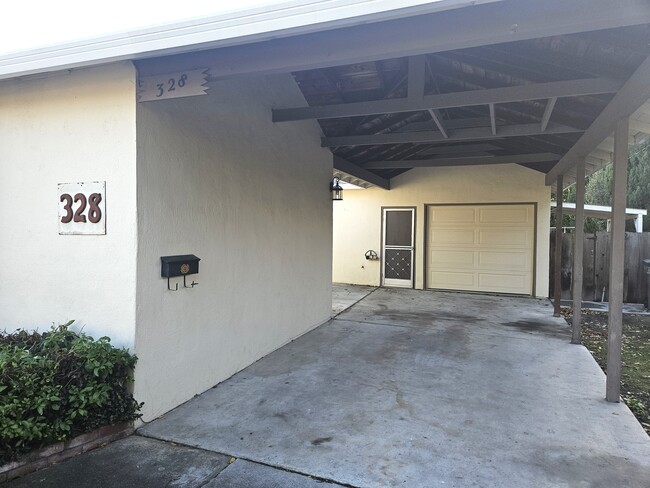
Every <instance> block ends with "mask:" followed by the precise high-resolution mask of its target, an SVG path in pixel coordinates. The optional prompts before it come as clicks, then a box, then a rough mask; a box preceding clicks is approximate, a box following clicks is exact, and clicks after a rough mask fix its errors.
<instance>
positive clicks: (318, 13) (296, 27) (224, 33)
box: [0, 0, 502, 79]
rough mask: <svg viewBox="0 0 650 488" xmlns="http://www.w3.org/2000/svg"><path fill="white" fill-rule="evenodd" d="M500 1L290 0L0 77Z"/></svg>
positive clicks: (150, 32)
mask: <svg viewBox="0 0 650 488" xmlns="http://www.w3.org/2000/svg"><path fill="white" fill-rule="evenodd" d="M500 1H502V0H307V1H305V0H294V1H291V2H287V3H282V4H276V5H269V6H265V7H257V8H254V9H247V10H240V11H237V12H231V13H227V14H223V15H218V16H214V17H205V18H199V19H195V20H190V21H185V22H179V23H173V24H165V25H161V26H156V27H152V28H148V29H142V30H137V31H133V32H123V33H119V34H115V35H110V36H103V37H98V38H93V39H86V40H82V41H77V42H73V43H67V44H61V45H57V46H51V47H45V48H41V49H35V50H29V51H23V52H16V53H11V54H7V55H4V56H0V79H7V78H16V77H21V76H27V75H33V74H38V73H45V72H50V71H57V70H63V69H71V68H78V67H83V66H91V65H95V64H103V63H108V62H116V61H124V60H133V59H142V58H147V57H152V56H161V55H169V54H179V53H183V52H189V51H195V50H203V49H214V48H218V47H226V46H234V45H241V44H247V43H252V42H260V41H265V40H271V39H275V38H279V37H290V36H295V35H299V34H308V33H314V32H320V31H324V30H331V29H337V28H341V27H351V26H354V25H360V24H367V23H372V22H379V21H386V20H394V19H399V18H404V17H410V16H413V15H419V14H428V13H434V12H438V11H443V10H451V9H457V8H461V7H468V6H475V5H479V4H485V3H494V2H500Z"/></svg>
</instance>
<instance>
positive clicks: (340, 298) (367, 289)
mask: <svg viewBox="0 0 650 488" xmlns="http://www.w3.org/2000/svg"><path fill="white" fill-rule="evenodd" d="M376 289H377V287H376V286H360V285H347V284H345V283H334V284H332V317H336V316H337V315H338V314H340V313H341V312H344V311H345V310H347V309H348V308H350V307H351V306H352V305H354V304H355V303H357V302H358V301H359V300H361V299H363V298H365V297H366V296H368V295H369V294H370V293H372V292H373V291H375V290H376Z"/></svg>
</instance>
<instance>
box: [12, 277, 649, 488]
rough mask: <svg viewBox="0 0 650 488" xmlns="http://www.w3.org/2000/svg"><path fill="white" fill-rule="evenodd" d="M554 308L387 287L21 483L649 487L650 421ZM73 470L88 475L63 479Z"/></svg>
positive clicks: (529, 302) (257, 487) (533, 302)
mask: <svg viewBox="0 0 650 488" xmlns="http://www.w3.org/2000/svg"><path fill="white" fill-rule="evenodd" d="M551 315H552V307H551V305H550V304H549V302H548V301H545V300H535V299H528V298H507V297H491V296H481V295H469V294H455V293H437V292H429V291H414V290H397V289H377V290H376V291H374V292H372V293H370V294H369V295H367V296H366V297H365V298H363V299H362V300H361V301H360V302H358V303H356V304H355V305H354V306H352V307H351V308H349V309H348V310H347V311H345V312H343V313H341V314H340V315H338V316H337V317H336V318H335V319H333V320H331V321H330V322H328V323H327V324H325V325H323V326H322V327H319V328H318V329H315V330H314V331H312V332H310V333H308V334H306V335H304V336H303V337H301V338H299V339H297V340H296V341H294V342H292V343H290V344H289V345H287V346H285V347H283V348H282V349H280V350H278V351H276V352H274V353H272V354H270V355H269V356H267V357H265V358H263V359H262V360H260V361H258V362H257V363H255V364H253V365H252V366H250V367H249V368H247V369H245V370H244V371H242V372H240V373H239V374H237V375H235V376H234V377H232V378H231V379H229V380H227V381H225V382H224V383H222V384H220V385H219V386H218V387H216V388H213V389H211V390H209V391H207V392H206V393H204V394H203V395H201V396H199V397H197V398H195V399H194V400H192V401H190V402H188V403H186V404H185V405H183V406H181V407H179V408H177V409H176V410H174V411H172V412H170V413H169V414H167V415H166V416H164V417H163V418H161V419H159V420H156V421H155V422H152V423H150V424H148V425H146V426H144V427H142V428H141V429H140V430H139V431H138V432H139V434H140V435H142V436H146V437H148V438H144V437H140V436H133V437H131V438H129V439H125V440H123V441H119V443H114V444H112V445H110V446H108V447H107V448H105V449H102V450H100V451H95V452H93V453H90V454H87V455H84V456H81V457H80V458H77V459H75V460H73V461H69V462H68V463H63V464H61V465H59V466H54V467H53V468H49V469H48V470H44V471H41V472H39V473H35V474H33V475H31V477H26V478H23V479H22V480H20V482H18V483H17V484H16V486H20V487H22V486H33V485H37V486H49V487H59V486H82V487H83V486H88V487H93V488H100V487H102V486H118V485H115V484H111V483H108V484H107V483H102V482H101V478H100V476H101V474H100V473H101V469H102V467H103V469H104V470H105V471H110V472H113V473H119V475H120V476H121V477H120V483H119V486H127V487H128V486H166V485H168V486H187V487H190V486H192V487H194V486H207V487H212V488H214V487H240V486H241V487H247V488H260V487H265V488H266V487H268V488H271V487H278V488H280V487H301V488H316V487H317V486H319V487H320V486H322V487H326V486H337V485H332V484H328V483H327V482H332V483H339V484H341V485H343V486H353V487H393V486H400V487H414V488H428V487H439V486H445V487H517V488H521V487H535V488H541V487H603V488H605V487H608V488H609V487H614V486H616V487H639V488H641V487H643V488H647V487H648V486H650V440H649V439H648V436H647V435H646V434H645V432H644V431H643V430H642V428H641V426H640V425H639V424H638V422H637V421H636V420H635V419H634V417H633V416H632V414H631V413H630V411H629V410H628V409H627V407H626V406H625V405H623V404H609V403H606V402H605V401H604V400H603V396H604V391H605V378H604V375H603V374H602V372H601V370H600V369H599V368H598V366H597V364H596V363H595V361H594V360H593V359H592V357H591V355H590V354H589V352H588V351H587V350H586V349H585V348H584V347H582V346H575V345H571V344H569V336H570V334H569V328H568V326H567V325H566V323H565V322H564V321H563V320H562V319H554V318H553V317H552V316H551ZM120 443H122V444H120ZM129 443H131V444H129ZM120 446H123V447H120ZM111 452H112V453H113V459H112V460H111V458H110V456H109V454H110V453H111ZM105 453H108V454H105ZM125 453H126V454H125ZM177 461H178V462H177ZM66 466H67V467H66ZM84 466H85V468H83V467H84ZM57 470H59V471H57ZM66 472H67V476H68V477H67V480H68V481H69V480H70V479H74V480H76V482H75V483H73V484H69V485H65V484H56V483H55V481H56V480H57V479H59V480H65V479H66ZM57 473H58V474H57ZM93 473H94V481H92V480H93V478H92V476H93ZM138 473H141V474H143V475H142V477H140V478H137V479H136V478H135V477H136V474H138ZM146 473H149V474H146ZM57 476H58V478H57ZM70 476H73V477H74V478H70ZM78 476H82V478H79V479H78V478H77V477H78ZM156 476H157V477H156ZM84 480H86V481H87V480H91V482H88V483H86V484H84V483H83V481H84ZM143 480H144V481H143ZM147 480H148V481H147ZM324 480H325V481H327V482H324ZM21 483H22V484H21ZM12 486H13V485H12Z"/></svg>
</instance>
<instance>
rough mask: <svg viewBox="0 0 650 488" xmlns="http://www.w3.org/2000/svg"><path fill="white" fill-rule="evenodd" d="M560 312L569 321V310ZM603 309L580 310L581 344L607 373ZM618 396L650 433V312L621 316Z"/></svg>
mask: <svg viewBox="0 0 650 488" xmlns="http://www.w3.org/2000/svg"><path fill="white" fill-rule="evenodd" d="M562 315H563V316H564V317H565V318H566V319H567V321H568V322H569V323H571V319H572V317H573V310H571V309H563V310H562ZM607 319H608V317H607V312H595V311H591V310H583V311H582V343H583V344H584V345H585V347H586V348H587V349H588V350H589V352H591V354H592V356H593V357H594V358H595V359H596V361H597V362H598V364H599V366H600V367H601V368H602V370H603V371H605V373H607ZM622 342H623V348H622V361H623V365H622V370H621V398H622V399H623V401H624V402H625V403H626V404H627V406H628V407H630V410H632V413H634V415H635V417H636V418H637V419H638V420H639V422H640V423H641V425H642V426H643V428H644V429H645V431H646V432H647V433H648V434H649V435H650V315H631V314H625V315H623V341H622Z"/></svg>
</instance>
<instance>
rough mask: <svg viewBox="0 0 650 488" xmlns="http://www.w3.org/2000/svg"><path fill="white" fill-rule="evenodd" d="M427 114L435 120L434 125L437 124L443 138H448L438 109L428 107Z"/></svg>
mask: <svg viewBox="0 0 650 488" xmlns="http://www.w3.org/2000/svg"><path fill="white" fill-rule="evenodd" d="M429 115H431V118H432V119H433V121H434V122H435V124H436V126H438V130H439V131H440V133H441V134H442V137H444V138H445V139H449V132H447V128H446V127H445V124H444V122H443V121H442V120H443V119H442V114H441V113H440V110H437V109H430V110H429Z"/></svg>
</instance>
